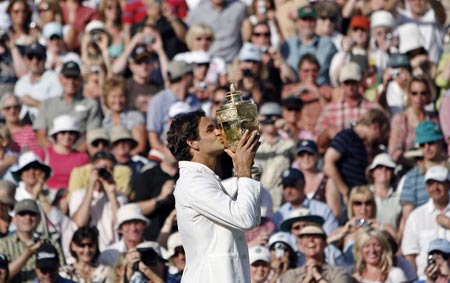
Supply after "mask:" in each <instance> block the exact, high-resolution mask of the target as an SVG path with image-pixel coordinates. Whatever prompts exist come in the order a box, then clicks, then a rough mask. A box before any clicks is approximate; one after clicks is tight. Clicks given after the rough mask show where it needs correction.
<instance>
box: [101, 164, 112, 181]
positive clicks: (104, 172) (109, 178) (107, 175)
mask: <svg viewBox="0 0 450 283" xmlns="http://www.w3.org/2000/svg"><path fill="white" fill-rule="evenodd" d="M97 171H98V176H99V177H101V178H103V179H105V180H106V181H107V182H114V177H113V175H112V174H111V173H110V172H109V171H108V169H106V167H100V168H98V169H97Z"/></svg>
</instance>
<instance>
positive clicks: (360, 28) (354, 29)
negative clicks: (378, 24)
mask: <svg viewBox="0 0 450 283" xmlns="http://www.w3.org/2000/svg"><path fill="white" fill-rule="evenodd" d="M352 30H353V31H363V32H366V31H367V29H365V28H362V27H355V28H352Z"/></svg>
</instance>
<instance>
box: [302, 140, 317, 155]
mask: <svg viewBox="0 0 450 283" xmlns="http://www.w3.org/2000/svg"><path fill="white" fill-rule="evenodd" d="M303 151H307V152H309V153H312V154H317V144H316V143H315V142H314V141H313V140H302V141H300V142H299V143H298V145H297V154H299V153H300V152H303Z"/></svg>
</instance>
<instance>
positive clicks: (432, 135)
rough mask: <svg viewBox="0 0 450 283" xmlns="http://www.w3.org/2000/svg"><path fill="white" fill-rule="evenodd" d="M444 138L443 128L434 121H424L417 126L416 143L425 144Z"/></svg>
mask: <svg viewBox="0 0 450 283" xmlns="http://www.w3.org/2000/svg"><path fill="white" fill-rule="evenodd" d="M442 139H443V135H442V132H441V128H440V127H439V125H438V124H436V123H435V122H433V121H430V120H427V121H422V122H420V123H419V125H417V128H416V143H418V144H419V145H420V144H423V143H427V142H435V141H439V140H442Z"/></svg>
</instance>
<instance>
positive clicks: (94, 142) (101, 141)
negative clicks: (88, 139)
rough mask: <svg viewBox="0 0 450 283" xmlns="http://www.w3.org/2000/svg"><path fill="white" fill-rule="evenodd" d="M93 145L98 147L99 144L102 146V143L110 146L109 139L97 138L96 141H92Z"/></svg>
mask: <svg viewBox="0 0 450 283" xmlns="http://www.w3.org/2000/svg"><path fill="white" fill-rule="evenodd" d="M91 145H92V146H93V147H98V146H100V145H103V146H104V147H106V146H108V145H109V141H107V140H101V139H100V140H95V141H93V142H92V143H91Z"/></svg>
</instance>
